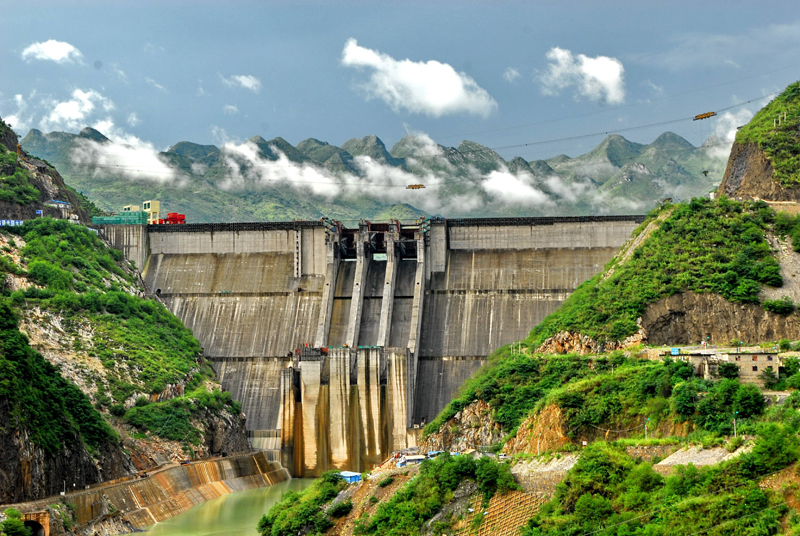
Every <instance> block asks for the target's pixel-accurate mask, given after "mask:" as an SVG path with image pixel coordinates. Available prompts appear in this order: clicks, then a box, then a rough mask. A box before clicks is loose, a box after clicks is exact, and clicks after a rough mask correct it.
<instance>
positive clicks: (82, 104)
mask: <svg viewBox="0 0 800 536" xmlns="http://www.w3.org/2000/svg"><path fill="white" fill-rule="evenodd" d="M48 105H49V107H51V110H50V111H49V112H48V113H46V115H45V116H44V117H42V119H41V121H40V122H39V125H40V126H41V128H42V130H44V131H51V130H79V129H81V128H83V127H85V126H86V123H87V120H88V118H89V116H90V115H91V114H93V113H94V112H95V111H98V110H103V111H110V110H112V109H114V103H113V102H111V101H110V100H109V99H107V98H106V97H104V96H103V95H101V94H100V93H99V92H97V91H95V90H93V89H89V90H87V91H83V90H81V89H76V90H74V91H73V92H72V98H71V99H69V100H66V101H63V102H58V101H51V102H49V103H48Z"/></svg>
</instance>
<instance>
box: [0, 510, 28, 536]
mask: <svg viewBox="0 0 800 536" xmlns="http://www.w3.org/2000/svg"><path fill="white" fill-rule="evenodd" d="M4 513H5V514H6V520H5V521H3V532H4V533H5V534H6V536H31V530H30V529H29V528H28V527H26V526H25V522H23V521H22V513H21V512H20V511H19V510H17V509H15V508H8V509H6V511H5V512H4Z"/></svg>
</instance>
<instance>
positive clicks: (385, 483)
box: [378, 475, 394, 488]
mask: <svg viewBox="0 0 800 536" xmlns="http://www.w3.org/2000/svg"><path fill="white" fill-rule="evenodd" d="M392 482H394V478H393V477H392V476H391V475H389V476H387V477H385V478H382V479H381V480H380V482H378V487H380V488H385V487H386V486H389V485H391V483H392Z"/></svg>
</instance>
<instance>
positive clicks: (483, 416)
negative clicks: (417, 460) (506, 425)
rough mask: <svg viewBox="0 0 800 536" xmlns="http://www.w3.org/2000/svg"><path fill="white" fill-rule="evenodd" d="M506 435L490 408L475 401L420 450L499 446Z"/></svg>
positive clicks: (440, 429) (483, 403)
mask: <svg viewBox="0 0 800 536" xmlns="http://www.w3.org/2000/svg"><path fill="white" fill-rule="evenodd" d="M503 435H504V434H503V430H502V428H501V427H500V424H499V423H497V422H496V421H495V420H494V419H493V418H492V410H491V408H490V407H489V404H487V403H486V402H484V401H483V400H476V401H475V402H473V403H471V404H470V405H468V406H467V407H465V408H464V409H462V410H461V411H459V412H458V413H456V414H455V415H454V416H453V418H451V419H449V420H448V421H447V422H446V423H444V425H443V426H441V427H440V428H439V431H438V432H436V433H435V434H431V435H430V436H428V437H427V438H426V439H425V440H424V441H422V442H421V443H420V445H419V450H420V452H427V451H431V450H447V451H455V450H458V451H463V450H467V449H477V448H482V447H488V446H489V445H493V444H495V443H497V442H499V441H500V440H501V439H503Z"/></svg>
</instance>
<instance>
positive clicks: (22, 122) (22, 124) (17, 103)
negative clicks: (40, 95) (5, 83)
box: [2, 91, 36, 134]
mask: <svg viewBox="0 0 800 536" xmlns="http://www.w3.org/2000/svg"><path fill="white" fill-rule="evenodd" d="M35 95H36V92H35V91H34V92H33V93H31V95H30V97H29V99H28V100H26V99H25V97H23V96H22V95H21V94H17V95H14V98H13V99H12V102H13V103H14V107H15V110H14V112H12V113H10V114H2V117H3V118H4V119H5V122H6V123H7V124H8V125H9V126H11V128H12V129H13V130H14V131H16V132H17V133H19V134H22V133H24V132H25V131H26V130H28V128H30V126H31V123H32V122H33V115H32V114H27V111H28V101H29V100H30V99H32V98H33V97H34V96H35Z"/></svg>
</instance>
